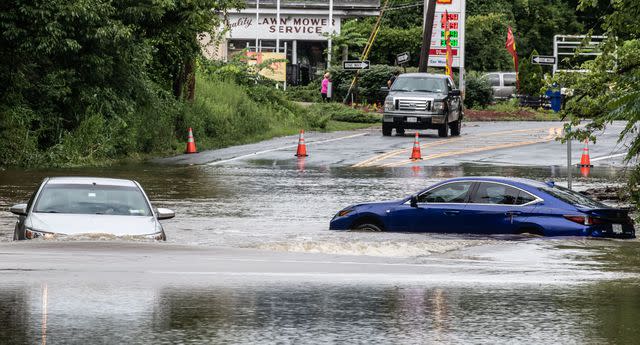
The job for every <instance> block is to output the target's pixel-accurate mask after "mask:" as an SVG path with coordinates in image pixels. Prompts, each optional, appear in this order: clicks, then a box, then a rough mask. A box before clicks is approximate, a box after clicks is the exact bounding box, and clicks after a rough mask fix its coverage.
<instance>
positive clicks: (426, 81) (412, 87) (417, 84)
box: [391, 77, 447, 93]
mask: <svg viewBox="0 0 640 345" xmlns="http://www.w3.org/2000/svg"><path fill="white" fill-rule="evenodd" d="M446 89H447V83H446V81H445V80H444V79H440V78H434V77H398V79H396V81H395V82H393V86H391V91H409V92H411V91H417V92H435V93H444V92H445V90H446Z"/></svg>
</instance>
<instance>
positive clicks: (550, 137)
mask: <svg viewBox="0 0 640 345" xmlns="http://www.w3.org/2000/svg"><path fill="white" fill-rule="evenodd" d="M551 130H553V132H552V131H551ZM551 133H554V134H553V135H552V134H551ZM555 133H556V131H555V129H554V128H551V129H550V131H549V135H548V136H546V137H545V138H542V139H538V140H529V141H519V142H515V143H503V144H497V145H489V146H482V147H476V148H471V149H464V150H458V151H449V152H443V153H436V154H432V155H429V156H426V157H425V158H423V159H422V160H430V159H436V158H443V157H449V156H457V155H461V154H467V153H476V152H483V151H492V150H499V149H506V148H513V147H519V146H527V145H534V144H540V143H545V142H549V141H553V140H555V138H556V136H555ZM409 163H413V161H412V160H410V159H407V160H403V161H400V162H392V163H387V164H383V165H380V166H381V167H398V166H402V165H406V164H409Z"/></svg>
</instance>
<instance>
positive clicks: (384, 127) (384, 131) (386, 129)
mask: <svg viewBox="0 0 640 345" xmlns="http://www.w3.org/2000/svg"><path fill="white" fill-rule="evenodd" d="M392 130H393V127H391V126H390V125H387V124H386V123H383V124H382V136H385V137H390V136H391V131H392Z"/></svg>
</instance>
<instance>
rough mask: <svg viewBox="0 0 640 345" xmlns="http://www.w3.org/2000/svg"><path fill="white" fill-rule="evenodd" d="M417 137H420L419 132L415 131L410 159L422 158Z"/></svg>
mask: <svg viewBox="0 0 640 345" xmlns="http://www.w3.org/2000/svg"><path fill="white" fill-rule="evenodd" d="M418 138H420V134H418V133H416V140H415V141H414V142H413V151H411V160H412V161H415V160H418V159H422V154H421V153H420V142H419V141H418Z"/></svg>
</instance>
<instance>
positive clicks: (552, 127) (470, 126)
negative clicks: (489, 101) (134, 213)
mask: <svg viewBox="0 0 640 345" xmlns="http://www.w3.org/2000/svg"><path fill="white" fill-rule="evenodd" d="M562 128H563V123H562V122H467V123H465V124H464V127H463V130H462V135H461V136H460V137H450V138H439V137H438V136H437V133H436V132H435V131H421V132H420V144H421V151H422V157H423V160H420V161H415V162H413V161H410V160H409V157H410V155H411V149H412V146H413V137H414V133H413V132H407V134H406V135H405V136H404V137H398V136H394V137H383V136H382V135H381V133H380V129H379V128H375V127H373V128H370V129H364V130H357V131H348V132H334V133H316V132H311V133H307V134H306V136H305V139H306V144H307V146H308V148H307V150H308V152H309V157H307V158H306V159H305V164H306V165H307V166H328V165H338V166H352V167H354V168H365V167H385V168H389V167H391V168H393V167H403V166H406V167H411V166H425V165H429V166H433V165H440V166H453V165H460V164H464V163H471V164H492V165H505V166H550V165H557V166H564V165H566V162H567V158H566V144H562V143H561V142H560V141H558V140H557V137H558V136H559V135H561V134H562ZM623 128H624V123H622V122H619V123H614V124H612V125H610V126H609V127H608V128H607V129H606V130H605V131H603V132H601V133H598V134H597V135H596V138H597V143H596V144H593V143H591V144H590V145H589V148H590V151H591V152H590V153H591V159H592V161H593V162H594V165H606V166H623V165H624V164H625V163H624V162H623V159H624V154H625V153H626V146H625V145H624V143H618V142H617V140H618V136H619V134H620V132H621V131H622V129H623ZM297 140H298V137H297V136H287V137H281V138H276V139H272V140H267V141H263V142H259V143H255V144H250V145H242V146H235V147H229V148H225V149H221V150H214V151H206V152H202V153H198V154H192V155H180V156H176V157H171V158H163V159H158V160H155V161H154V162H156V163H161V164H210V165H229V164H243V163H247V162H250V161H255V160H260V161H265V160H272V161H291V160H294V158H295V157H294V156H293V155H294V153H295V149H296V145H297ZM583 146H584V144H583V143H579V142H573V150H572V162H573V163H578V162H579V161H580V156H581V155H582V149H583Z"/></svg>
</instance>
